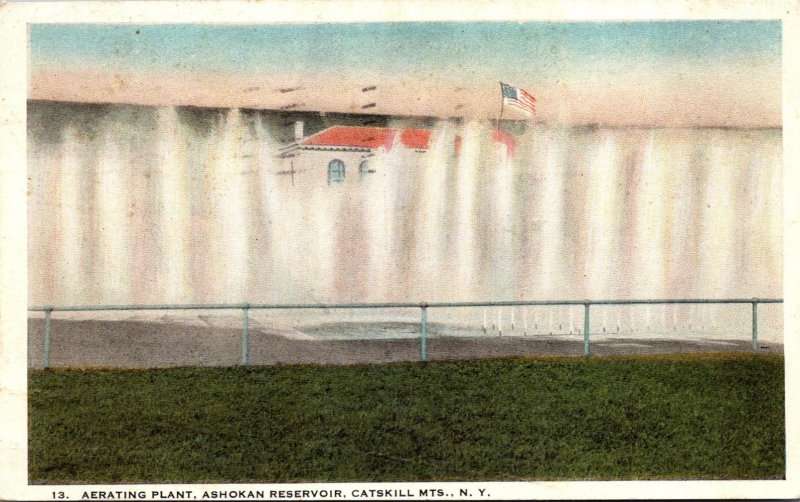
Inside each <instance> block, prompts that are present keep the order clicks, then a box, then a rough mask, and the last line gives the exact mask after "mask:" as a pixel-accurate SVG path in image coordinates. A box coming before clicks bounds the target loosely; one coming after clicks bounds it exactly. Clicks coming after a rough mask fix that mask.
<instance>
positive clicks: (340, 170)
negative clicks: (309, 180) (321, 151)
mask: <svg viewBox="0 0 800 502" xmlns="http://www.w3.org/2000/svg"><path fill="white" fill-rule="evenodd" d="M343 181H344V162H342V161H341V160H339V159H333V160H332V161H330V162H329V163H328V184H329V185H330V184H331V183H342V182H343Z"/></svg>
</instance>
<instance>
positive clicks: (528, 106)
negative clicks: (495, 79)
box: [500, 82, 536, 115]
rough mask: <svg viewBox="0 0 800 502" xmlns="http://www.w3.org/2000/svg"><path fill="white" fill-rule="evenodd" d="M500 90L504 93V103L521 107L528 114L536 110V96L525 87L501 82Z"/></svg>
mask: <svg viewBox="0 0 800 502" xmlns="http://www.w3.org/2000/svg"><path fill="white" fill-rule="evenodd" d="M500 90H501V92H502V93H503V104H507V105H514V106H516V107H518V108H521V109H522V110H524V111H525V113H527V114H528V115H532V114H534V113H535V112H536V97H534V95H533V94H531V93H529V92H528V91H526V90H525V89H523V88H521V87H514V86H511V85H508V84H504V83H502V82H500Z"/></svg>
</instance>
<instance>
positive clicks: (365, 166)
mask: <svg viewBox="0 0 800 502" xmlns="http://www.w3.org/2000/svg"><path fill="white" fill-rule="evenodd" d="M369 173H370V170H369V161H368V160H367V159H364V160H362V161H361V164H359V165H358V174H359V177H360V179H362V180H363V179H364V177H365V176H366V175H367V174H369Z"/></svg>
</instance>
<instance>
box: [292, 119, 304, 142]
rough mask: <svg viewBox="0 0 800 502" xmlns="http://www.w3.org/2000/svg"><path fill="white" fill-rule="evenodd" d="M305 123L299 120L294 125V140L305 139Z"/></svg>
mask: <svg viewBox="0 0 800 502" xmlns="http://www.w3.org/2000/svg"><path fill="white" fill-rule="evenodd" d="M303 125H304V124H303V121H302V120H298V121H297V122H295V123H294V140H295V141H298V142H299V141H301V140H302V139H303Z"/></svg>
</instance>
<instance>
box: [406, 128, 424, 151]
mask: <svg viewBox="0 0 800 502" xmlns="http://www.w3.org/2000/svg"><path fill="white" fill-rule="evenodd" d="M430 140H431V132H430V131H429V130H427V129H403V132H402V133H400V141H401V142H402V143H403V146H405V147H406V148H416V149H417V150H427V149H428V143H429V142H430Z"/></svg>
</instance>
